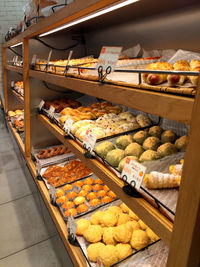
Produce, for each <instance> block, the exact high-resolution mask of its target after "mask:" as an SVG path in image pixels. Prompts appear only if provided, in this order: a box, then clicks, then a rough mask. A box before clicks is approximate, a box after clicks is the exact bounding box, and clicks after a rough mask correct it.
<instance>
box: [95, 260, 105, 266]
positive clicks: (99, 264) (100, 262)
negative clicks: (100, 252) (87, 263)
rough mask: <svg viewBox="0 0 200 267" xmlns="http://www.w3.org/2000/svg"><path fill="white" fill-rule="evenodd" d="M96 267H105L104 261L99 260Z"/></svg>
mask: <svg viewBox="0 0 200 267" xmlns="http://www.w3.org/2000/svg"><path fill="white" fill-rule="evenodd" d="M96 266H97V267H104V266H103V263H102V261H101V260H100V259H99V258H97V264H96Z"/></svg>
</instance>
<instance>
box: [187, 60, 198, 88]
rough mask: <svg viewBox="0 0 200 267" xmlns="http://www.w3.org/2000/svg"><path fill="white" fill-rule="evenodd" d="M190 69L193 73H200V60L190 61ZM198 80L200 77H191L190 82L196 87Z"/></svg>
mask: <svg viewBox="0 0 200 267" xmlns="http://www.w3.org/2000/svg"><path fill="white" fill-rule="evenodd" d="M190 67H191V71H200V60H196V59H192V60H191V61H190ZM198 78H199V77H198V76H189V79H190V82H191V83H192V84H193V85H194V86H197V83H198Z"/></svg>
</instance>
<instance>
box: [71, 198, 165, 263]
mask: <svg viewBox="0 0 200 267" xmlns="http://www.w3.org/2000/svg"><path fill="white" fill-rule="evenodd" d="M121 203H122V202H121V200H116V201H114V202H112V203H110V204H108V205H106V206H104V207H100V208H99V209H98V211H99V210H102V211H105V210H107V209H108V208H109V207H111V206H119V205H120V204H121ZM95 212H96V211H94V212H91V213H89V214H86V215H83V216H81V219H83V218H84V219H88V220H89V219H90V217H91V216H92V214H94V213H95ZM77 220H78V219H76V221H77ZM76 238H77V240H78V242H79V244H80V246H81V249H82V250H83V252H84V254H85V257H86V258H87V247H88V245H89V244H90V243H89V242H87V241H86V240H85V238H84V237H82V236H78V235H77V236H76ZM149 244H150V243H149ZM154 247H155V249H154ZM134 252H136V250H134V249H133V253H134ZM165 252H166V253H165ZM167 255H168V248H167V246H166V245H165V244H164V243H163V242H162V241H158V242H157V243H155V244H152V245H151V246H150V247H149V248H147V249H144V250H142V251H140V252H138V253H137V254H136V255H133V256H131V257H130V258H128V259H127V260H125V261H122V262H121V263H119V264H116V265H114V266H120V267H121V266H122V267H132V266H138V265H135V263H137V262H139V263H141V262H143V261H144V260H145V261H146V264H153V263H154V261H155V258H156V262H159V263H166V260H167ZM152 257H155V258H154V261H153V262H152ZM88 261H89V259H88ZM87 266H89V264H88V263H87ZM90 266H91V267H96V266H97V265H96V263H92V262H90ZM141 266H148V265H141ZM149 266H150V267H151V266H156V265H149ZM158 266H164V265H157V266H156V267H158Z"/></svg>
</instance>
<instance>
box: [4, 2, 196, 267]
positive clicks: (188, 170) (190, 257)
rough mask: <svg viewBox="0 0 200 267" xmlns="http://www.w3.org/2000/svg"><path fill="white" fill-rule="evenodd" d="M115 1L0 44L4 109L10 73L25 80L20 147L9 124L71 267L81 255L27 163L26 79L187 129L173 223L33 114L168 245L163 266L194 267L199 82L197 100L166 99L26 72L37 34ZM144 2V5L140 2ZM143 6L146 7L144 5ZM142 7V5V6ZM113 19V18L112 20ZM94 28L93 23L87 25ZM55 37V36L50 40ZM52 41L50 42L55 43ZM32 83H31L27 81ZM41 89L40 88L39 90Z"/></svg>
mask: <svg viewBox="0 0 200 267" xmlns="http://www.w3.org/2000/svg"><path fill="white" fill-rule="evenodd" d="M120 2H121V1H119V0H91V1H81V0H76V1H74V3H73V4H71V5H69V7H68V6H67V7H65V8H63V9H61V10H59V11H58V12H56V13H55V14H53V15H52V16H50V17H48V18H45V19H44V20H43V21H41V22H40V23H38V24H36V25H34V26H32V27H30V28H28V29H27V30H26V31H25V32H23V33H22V34H20V35H18V36H16V37H15V38H13V39H12V40H10V41H8V42H7V43H5V44H4V45H3V76H4V97H5V107H4V108H5V110H6V111H7V109H8V105H9V103H8V101H9V98H8V90H7V82H6V81H7V79H8V77H9V75H10V74H9V72H13V73H15V72H16V73H21V74H23V76H24V99H23V98H22V97H18V96H17V95H16V94H15V93H14V92H12V93H13V94H14V95H15V96H16V97H17V98H18V99H19V101H20V102H21V103H24V110H25V144H23V142H22V140H21V138H20V137H19V135H18V133H17V131H16V130H15V129H14V128H13V127H12V124H11V123H10V122H9V121H7V124H8V126H9V127H10V129H11V131H12V133H13V135H14V137H15V139H16V142H17V144H18V145H19V147H20V150H21V152H22V154H23V156H24V158H25V160H26V162H27V165H28V167H29V169H30V172H31V174H32V176H33V179H34V181H35V183H36V184H37V187H38V190H39V191H40V193H41V195H42V197H43V199H44V202H45V204H46V206H47V208H48V210H49V213H50V214H51V216H52V218H53V220H54V223H55V225H56V227H57V229H58V231H59V233H60V235H61V238H62V240H63V243H64V244H65V247H66V249H67V251H68V252H69V254H70V257H71V258H72V261H73V263H74V265H75V266H86V261H85V258H84V256H83V254H82V252H81V250H80V249H79V248H77V247H73V246H72V245H70V244H69V242H68V235H67V228H66V224H65V222H64V220H63V218H62V216H61V215H60V213H59V211H58V209H57V208H55V207H54V206H52V205H51V204H50V199H49V193H48V190H47V188H46V186H45V184H44V183H43V182H42V181H38V180H37V174H36V170H35V166H34V164H33V162H32V161H31V158H30V147H31V122H30V115H31V112H33V106H31V104H32V100H33V99H31V92H32V90H33V89H34V88H32V86H31V82H30V80H35V81H37V82H38V84H39V80H40V81H44V82H46V83H51V84H53V85H56V86H60V87H62V88H65V89H70V90H72V91H74V92H77V93H83V94H87V95H89V96H94V97H97V98H101V99H104V100H107V101H111V102H114V103H117V104H121V105H124V106H127V107H130V108H134V109H137V110H141V111H144V112H147V113H151V114H153V115H158V116H160V117H163V118H166V119H170V120H174V121H178V122H181V123H184V124H189V125H190V133H189V144H188V147H187V152H186V155H185V163H184V170H183V174H182V182H181V186H180V190H179V198H178V204H177V211H176V215H175V221H174V223H172V222H171V221H170V220H169V219H168V218H167V217H165V216H164V215H163V214H162V213H161V212H160V211H159V210H158V209H156V208H154V207H153V206H152V205H151V204H150V203H149V202H148V201H146V200H145V199H143V198H131V197H130V196H128V195H126V194H125V193H124V192H123V191H122V186H123V181H122V180H120V179H119V178H118V177H117V176H116V175H114V174H113V172H112V171H110V170H109V169H108V168H106V167H105V166H104V165H103V164H102V163H101V162H99V161H98V160H97V159H88V158H86V157H85V156H84V153H85V151H84V149H83V148H82V147H81V146H80V145H79V144H78V143H77V142H76V141H74V140H73V139H70V138H66V137H65V136H64V133H63V131H62V130H61V129H60V128H59V127H58V126H57V125H55V124H53V123H51V122H50V121H49V120H48V118H46V117H45V116H44V115H37V116H36V113H35V119H37V120H38V121H40V123H41V124H42V125H43V126H44V129H45V130H48V131H49V132H51V133H52V134H53V136H55V137H56V138H57V139H58V140H60V141H61V142H62V143H63V144H66V145H67V146H68V147H69V148H70V149H71V150H72V151H73V152H74V154H75V155H76V156H77V157H78V158H80V159H81V160H82V161H83V162H84V163H85V164H86V165H87V166H88V167H89V168H90V169H91V170H92V171H93V172H94V173H95V174H96V175H97V176H99V177H100V178H101V179H102V180H103V181H104V183H105V184H107V185H108V186H109V187H110V188H111V189H112V190H113V191H114V192H115V193H116V194H117V195H118V197H119V198H121V199H122V201H124V202H125V203H126V204H127V205H128V206H129V207H130V208H131V209H132V210H133V211H134V212H135V213H136V214H138V216H139V217H141V219H142V220H143V221H144V222H145V223H146V224H148V225H149V227H151V228H152V230H153V231H155V232H156V233H157V234H158V235H159V236H160V237H161V239H162V240H163V241H164V242H165V243H166V244H167V245H168V246H169V257H168V263H167V267H177V266H181V267H190V266H192V267H193V266H197V263H199V262H200V258H199V252H198V249H197V248H199V246H200V234H199V229H200V215H199V214H200V193H199V192H200V181H199V180H198V179H197V177H198V168H199V160H200V159H199V157H198V154H199V148H200V139H199V135H200V128H199V125H200V114H199V113H200V101H199V97H200V95H199V94H200V92H199V90H200V83H199V85H198V88H197V89H198V90H197V94H196V96H195V98H189V97H185V96H181V95H172V94H164V93H160V92H152V91H147V90H141V89H140V88H131V87H125V86H118V85H112V84H106V83H105V84H103V85H102V84H99V83H98V82H96V81H89V80H82V79H78V78H72V77H65V76H60V75H54V74H49V73H45V72H39V71H34V70H30V67H29V58H30V54H31V51H30V47H29V41H30V40H31V38H33V37H35V36H38V35H39V34H41V33H44V32H46V31H49V30H52V29H55V28H57V27H59V26H62V25H64V24H66V23H69V22H73V21H74V20H76V19H78V18H82V17H83V16H85V15H87V14H91V13H93V12H95V11H97V10H99V9H101V8H104V7H107V6H110V5H113V4H116V3H120ZM144 2H145V1H144ZM146 4H147V3H146ZM144 5H145V3H144ZM112 19H113V18H112ZM91 23H92V22H91ZM53 37H54V36H53ZM53 37H52V38H53ZM19 42H23V59H24V65H23V68H20V67H15V66H10V65H7V63H6V62H7V61H6V60H7V59H6V49H7V48H9V47H10V46H11V45H13V44H17V43H19ZM30 78H31V79H30ZM41 88H42V87H41ZM189 200H190V201H189Z"/></svg>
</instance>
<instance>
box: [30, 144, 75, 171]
mask: <svg viewBox="0 0 200 267" xmlns="http://www.w3.org/2000/svg"><path fill="white" fill-rule="evenodd" d="M59 146H60V145H57V146H56V145H55V146H50V147H47V148H42V150H43V149H49V148H52V147H59ZM40 150H41V149H34V157H35V158H36V160H37V161H39V164H40V166H42V167H44V166H49V165H53V164H55V163H59V162H63V161H64V160H68V159H71V158H73V157H75V155H74V153H72V152H69V153H67V154H62V155H57V156H53V157H50V158H47V159H38V157H37V154H38V153H39V151H40Z"/></svg>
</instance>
